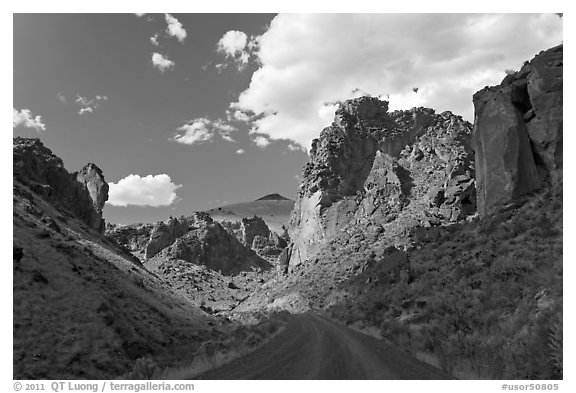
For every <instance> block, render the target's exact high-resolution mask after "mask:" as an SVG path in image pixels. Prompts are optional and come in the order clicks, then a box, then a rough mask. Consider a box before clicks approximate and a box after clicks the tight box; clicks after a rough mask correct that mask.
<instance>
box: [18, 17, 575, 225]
mask: <svg viewBox="0 0 576 393" xmlns="http://www.w3.org/2000/svg"><path fill="white" fill-rule="evenodd" d="M562 24H563V18H560V17H559V16H557V15H555V14H503V15H496V14H487V15H482V14H280V15H275V14H178V13H175V14H15V15H14V18H13V134H14V136H28V137H40V138H41V139H42V141H43V142H44V143H45V145H46V146H48V147H49V148H50V149H52V150H53V151H54V153H55V154H57V155H58V156H60V157H61V158H62V159H63V161H64V164H65V166H66V168H67V169H68V170H69V171H71V172H72V171H77V170H79V169H80V168H81V167H82V166H83V165H85V164H86V163H87V162H93V163H95V164H96V165H98V166H99V167H100V168H101V169H102V170H103V173H104V176H105V178H106V181H107V182H108V183H110V199H109V201H108V203H107V205H106V207H105V209H104V216H105V218H106V219H107V221H110V222H113V223H132V222H151V221H157V220H164V219H166V218H167V217H168V216H179V215H181V214H184V215H188V214H191V213H192V212H193V211H198V210H207V209H211V208H213V207H216V206H221V205H225V204H229V203H236V202H244V201H249V200H254V199H257V198H259V197H261V196H263V195H266V194H270V193H280V194H282V195H285V196H287V197H290V198H294V196H295V193H296V192H297V188H298V185H299V176H300V173H301V170H302V167H303V165H304V164H305V162H306V160H307V158H308V157H307V153H306V152H307V150H308V148H309V146H310V142H311V141H312V139H313V138H316V137H318V135H319V134H320V131H321V130H322V128H323V127H326V126H328V125H330V123H331V122H332V119H333V115H334V110H335V109H336V106H337V103H338V102H339V101H342V100H345V99H348V98H353V97H358V96H360V95H372V96H378V97H380V98H382V99H386V100H389V101H390V108H391V110H395V109H410V108H411V107H413V106H427V107H431V108H433V109H435V110H436V111H438V112H442V111H444V110H450V111H452V112H454V113H456V114H459V115H462V116H463V117H464V118H465V119H467V120H469V121H473V106H472V95H473V93H474V92H476V91H477V90H479V89H481V88H483V87H484V86H486V85H494V84H498V83H499V82H500V81H501V80H502V79H503V78H504V76H505V75H506V72H510V71H513V70H518V69H519V68H520V67H521V66H522V64H523V62H524V61H525V60H530V59H531V58H532V57H534V55H535V54H537V53H538V52H540V51H541V50H544V49H547V48H549V47H552V46H555V45H558V44H560V43H561V42H562V41H563V34H562V30H563V26H562ZM415 88H418V89H415ZM414 90H417V92H415V91H414Z"/></svg>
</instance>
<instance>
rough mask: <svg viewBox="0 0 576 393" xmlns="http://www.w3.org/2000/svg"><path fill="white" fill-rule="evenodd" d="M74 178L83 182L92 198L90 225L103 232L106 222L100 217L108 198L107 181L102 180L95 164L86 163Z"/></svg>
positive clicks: (100, 171)
mask: <svg viewBox="0 0 576 393" xmlns="http://www.w3.org/2000/svg"><path fill="white" fill-rule="evenodd" d="M76 180H78V181H79V182H80V183H82V184H84V186H85V187H86V189H87V190H88V194H89V195H90V198H91V199H92V206H93V207H94V215H93V216H92V217H91V218H90V223H89V225H90V227H92V228H96V229H98V231H99V232H100V233H104V230H105V228H106V223H105V222H104V220H103V219H102V209H104V204H105V203H106V201H107V200H108V183H106V181H105V180H104V175H102V170H101V169H100V168H98V167H97V166H96V165H94V164H92V163H88V164H86V166H84V168H82V169H81V170H80V172H78V173H77V174H76Z"/></svg>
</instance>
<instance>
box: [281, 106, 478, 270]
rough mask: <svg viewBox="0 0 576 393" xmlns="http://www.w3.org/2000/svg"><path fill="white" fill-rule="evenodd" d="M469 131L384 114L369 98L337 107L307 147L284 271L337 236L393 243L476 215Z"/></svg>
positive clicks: (461, 124) (449, 122)
mask: <svg viewBox="0 0 576 393" xmlns="http://www.w3.org/2000/svg"><path fill="white" fill-rule="evenodd" d="M471 128H472V126H471V125H470V124H469V123H468V122H466V121H464V120H462V118H461V117H460V116H455V115H453V114H452V113H450V112H444V113H441V114H436V113H435V112H434V111H433V110H432V109H427V108H414V109H412V110H408V111H395V112H392V113H388V102H386V101H380V100H379V99H377V98H373V97H361V98H357V99H353V100H348V101H346V102H344V103H342V104H341V105H340V107H339V109H338V110H337V111H336V116H335V120H334V122H333V123H332V125H331V126H330V127H327V128H325V129H324V130H323V131H322V132H321V134H320V138H318V139H315V140H314V141H313V142H312V148H311V150H310V160H309V162H308V163H307V164H306V166H305V168H304V171H303V182H302V185H301V186H300V189H299V192H298V196H297V200H296V203H295V206H294V210H293V212H292V216H291V220H290V225H289V230H288V231H289V235H290V238H291V239H292V241H293V244H292V245H291V252H290V253H289V254H290V262H289V265H290V267H291V268H293V267H295V266H297V265H299V264H301V263H305V262H306V261H309V260H311V259H312V257H313V256H314V255H315V254H316V253H317V252H318V251H319V250H320V249H322V248H323V247H324V246H325V245H326V243H327V242H328V241H330V239H332V238H334V237H335V236H338V235H343V234H347V236H348V238H354V236H352V235H353V234H354V233H356V232H358V231H361V232H362V233H361V234H359V236H358V237H356V238H357V239H364V238H366V235H367V236H368V237H370V239H369V240H371V241H373V240H375V239H376V238H378V237H381V236H383V235H384V233H386V237H387V238H388V239H394V238H399V237H402V236H405V235H407V234H408V232H409V229H410V228H413V227H416V226H432V225H440V224H442V223H449V222H456V221H458V220H462V219H465V218H466V217H467V216H469V215H473V214H475V189H474V167H473V157H474V152H473V150H472V148H471V145H470V138H471ZM431 190H432V191H431Z"/></svg>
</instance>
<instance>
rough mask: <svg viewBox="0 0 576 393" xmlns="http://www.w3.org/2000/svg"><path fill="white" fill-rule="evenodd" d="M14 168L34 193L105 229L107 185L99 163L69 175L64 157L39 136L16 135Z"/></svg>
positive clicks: (99, 229) (94, 227)
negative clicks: (55, 153) (104, 216)
mask: <svg viewBox="0 0 576 393" xmlns="http://www.w3.org/2000/svg"><path fill="white" fill-rule="evenodd" d="M13 168H14V176H15V177H16V179H18V180H19V181H21V182H22V183H24V184H26V185H27V186H28V187H30V189H31V190H32V191H33V192H36V193H38V194H39V195H41V196H42V197H43V198H45V199H46V200H48V201H50V202H52V203H55V204H57V205H58V206H60V207H62V208H64V209H66V210H68V211H69V212H70V213H72V214H74V215H75V216H76V217H78V218H80V219H81V220H82V221H84V222H85V223H86V224H87V225H88V226H89V227H90V228H93V229H95V230H97V231H98V232H100V233H103V232H104V228H105V223H104V220H103V219H102V208H103V207H104V203H105V202H106V201H107V200H108V184H107V183H106V181H105V180H104V176H103V175H102V171H101V170H100V169H99V168H98V167H97V166H96V165H94V164H87V165H86V166H85V167H84V168H82V169H81V170H80V172H77V173H72V174H70V173H68V171H67V170H66V169H65V168H64V164H63V162H62V159H60V158H59V157H57V156H56V155H54V154H53V153H52V151H51V150H50V149H48V148H47V147H46V146H44V144H43V143H42V142H41V141H40V139H37V138H22V137H16V138H14V141H13Z"/></svg>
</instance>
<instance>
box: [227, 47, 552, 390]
mask: <svg viewBox="0 0 576 393" xmlns="http://www.w3.org/2000/svg"><path fill="white" fill-rule="evenodd" d="M562 51H563V47H562V46H561V45H560V46H558V47H555V48H551V49H549V50H547V51H543V52H541V53H540V54H539V55H537V56H536V57H535V58H534V59H533V60H532V61H530V62H526V63H525V65H524V66H523V67H522V69H521V70H519V71H518V72H517V73H515V74H511V75H509V76H507V77H506V78H505V79H504V80H503V81H502V83H501V84H500V85H497V86H493V87H487V88H485V89H483V90H481V91H479V92H478V93H476V94H475V95H474V104H475V108H476V121H475V124H474V126H473V127H472V126H471V125H470V124H466V122H463V121H462V120H461V119H460V118H458V117H457V116H454V115H453V114H451V113H448V112H444V113H442V114H440V115H437V114H435V113H434V111H432V110H430V109H426V108H414V109H413V110H411V111H397V112H392V113H388V112H387V103H386V102H380V101H379V100H377V99H375V98H366V97H364V98H360V99H355V100H349V101H346V102H344V103H343V104H342V105H341V106H340V109H339V110H338V111H337V112H336V117H335V120H334V123H333V124H332V126H331V127H328V128H326V129H324V130H323V131H322V133H321V135H320V138H319V139H318V140H316V141H315V142H314V143H313V147H312V150H311V157H310V162H309V163H308V164H307V165H306V167H305V169H304V171H303V172H304V173H303V179H304V180H303V184H302V186H301V187H300V191H299V194H298V198H297V200H296V203H295V208H294V211H293V213H292V217H291V221H290V227H289V233H290V238H291V240H292V243H291V244H290V245H289V246H288V248H287V250H288V251H287V254H288V264H287V266H286V270H285V274H286V275H285V276H277V277H275V278H274V279H273V280H271V281H269V282H267V283H266V284H265V285H264V286H263V287H262V288H261V289H260V290H259V291H258V292H257V293H255V294H254V295H253V296H252V297H251V298H249V299H247V300H246V301H245V302H244V303H243V304H242V305H240V306H239V307H238V308H237V309H236V310H235V311H236V312H241V311H244V310H250V309H258V308H260V309H277V308H280V309H287V310H290V311H292V312H297V313H300V312H304V311H306V310H310V309H321V310H325V311H328V312H329V313H330V314H331V315H332V316H333V318H336V319H337V320H340V321H341V322H342V323H346V324H350V325H353V326H355V327H357V328H362V329H367V330H369V331H372V332H376V333H377V334H378V336H381V337H383V338H384V339H385V340H388V341H390V342H391V343H393V344H395V345H397V346H398V347H400V348H403V349H404V350H406V351H408V352H410V353H412V354H413V355H415V356H417V357H419V358H420V359H422V360H424V361H426V362H428V363H431V364H433V365H436V366H438V367H441V368H442V369H443V370H444V371H446V372H448V373H450V374H451V375H453V376H455V377H458V378H471V379H476V378H478V379H479V378H487V379H559V378H562V375H563V371H562V370H563V363H562V358H563V356H562V342H563V332H562V320H563V317H562V315H563V311H562V310H563V288H562V280H563V268H562V266H563V262H562V258H563V239H562V233H563V222H562V213H563V202H562V195H563V177H562V173H563V167H562V163H563V157H562V140H563V137H562V91H563V84H562V78H563V71H562V64H563V63H562ZM477 206H478V209H477Z"/></svg>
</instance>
